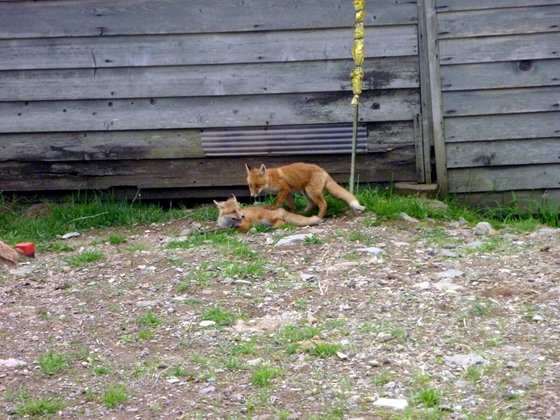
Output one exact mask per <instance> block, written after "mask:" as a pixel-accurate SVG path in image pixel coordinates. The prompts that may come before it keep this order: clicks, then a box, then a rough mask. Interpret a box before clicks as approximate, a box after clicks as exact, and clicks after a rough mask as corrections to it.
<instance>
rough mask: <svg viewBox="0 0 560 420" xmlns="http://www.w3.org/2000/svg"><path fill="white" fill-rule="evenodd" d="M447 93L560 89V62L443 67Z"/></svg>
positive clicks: (442, 73) (556, 60) (442, 77)
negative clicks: (479, 90) (547, 87)
mask: <svg viewBox="0 0 560 420" xmlns="http://www.w3.org/2000/svg"><path fill="white" fill-rule="evenodd" d="M441 80H442V82H441V83H442V87H443V90H445V91H450V90H470V89H495V88H510V87H511V88H516V87H530V86H534V87H537V86H558V85H560V59H551V60H521V61H506V62H499V63H481V64H459V65H451V66H442V68H441Z"/></svg>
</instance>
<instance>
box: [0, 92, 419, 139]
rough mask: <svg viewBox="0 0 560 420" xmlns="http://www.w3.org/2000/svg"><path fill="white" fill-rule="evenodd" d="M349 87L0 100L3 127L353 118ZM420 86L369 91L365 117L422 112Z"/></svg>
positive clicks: (26, 129)
mask: <svg viewBox="0 0 560 420" xmlns="http://www.w3.org/2000/svg"><path fill="white" fill-rule="evenodd" d="M351 96H352V95H351V92H332V93H307V94H290V95H253V96H227V97H220V98H215V97H195V98H182V97H178V98H161V99H155V98H154V99H138V100H136V99H134V100H130V99H117V100H108V101H103V100H91V101H55V102H49V101H44V102H43V101H41V102H3V103H0V132H2V133H32V132H56V131H110V130H117V131H121V130H154V129H172V128H204V127H240V126H241V127H243V126H251V127H254V126H265V125H286V124H321V123H335V122H349V121H352V110H351V106H350V98H351ZM418 96H419V93H418V90H417V89H400V90H382V91H381V90H380V91H365V92H364V93H363V94H362V95H361V103H362V106H361V108H360V109H361V121H399V120H407V119H411V116H412V115H414V114H416V113H417V112H419V97H418Z"/></svg>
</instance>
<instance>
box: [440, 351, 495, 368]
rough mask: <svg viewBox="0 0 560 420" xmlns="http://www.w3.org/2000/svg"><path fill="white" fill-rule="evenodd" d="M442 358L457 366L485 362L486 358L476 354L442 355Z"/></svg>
mask: <svg viewBox="0 0 560 420" xmlns="http://www.w3.org/2000/svg"><path fill="white" fill-rule="evenodd" d="M444 359H445V360H446V361H447V362H449V363H454V364H456V365H459V366H470V365H475V364H476V365H480V364H485V363H487V362H486V359H484V358H482V357H480V356H479V355H478V354H474V353H470V354H456V355H454V356H444Z"/></svg>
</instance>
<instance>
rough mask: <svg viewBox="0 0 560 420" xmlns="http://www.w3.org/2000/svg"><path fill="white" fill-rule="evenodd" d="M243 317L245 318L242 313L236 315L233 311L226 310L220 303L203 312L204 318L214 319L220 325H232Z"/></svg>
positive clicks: (207, 319)
mask: <svg viewBox="0 0 560 420" xmlns="http://www.w3.org/2000/svg"><path fill="white" fill-rule="evenodd" d="M242 318H245V317H244V316H243V315H242V314H238V315H235V314H234V313H233V312H232V311H228V310H225V309H224V308H222V307H221V306H219V305H217V306H215V307H213V308H211V309H208V310H206V311H204V312H203V313H202V319H204V320H205V321H214V322H215V323H216V324H217V325H219V326H225V325H231V324H233V323H234V322H235V321H237V320H238V319H242Z"/></svg>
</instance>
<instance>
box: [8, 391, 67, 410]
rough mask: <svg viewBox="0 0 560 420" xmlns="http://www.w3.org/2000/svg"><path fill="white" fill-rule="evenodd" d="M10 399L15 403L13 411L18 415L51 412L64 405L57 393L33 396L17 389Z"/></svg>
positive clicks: (60, 408)
mask: <svg viewBox="0 0 560 420" xmlns="http://www.w3.org/2000/svg"><path fill="white" fill-rule="evenodd" d="M12 400H13V401H14V402H15V403H16V405H15V407H14V410H13V412H14V414H16V415H18V416H40V415H47V414H53V413H56V412H58V411H60V410H62V409H63V408H64V406H65V404H64V401H63V400H62V398H61V397H60V396H59V395H55V396H52V397H42V398H35V397H33V396H32V395H31V394H30V393H29V392H28V391H26V390H18V391H17V392H16V393H14V394H13V395H12Z"/></svg>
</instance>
